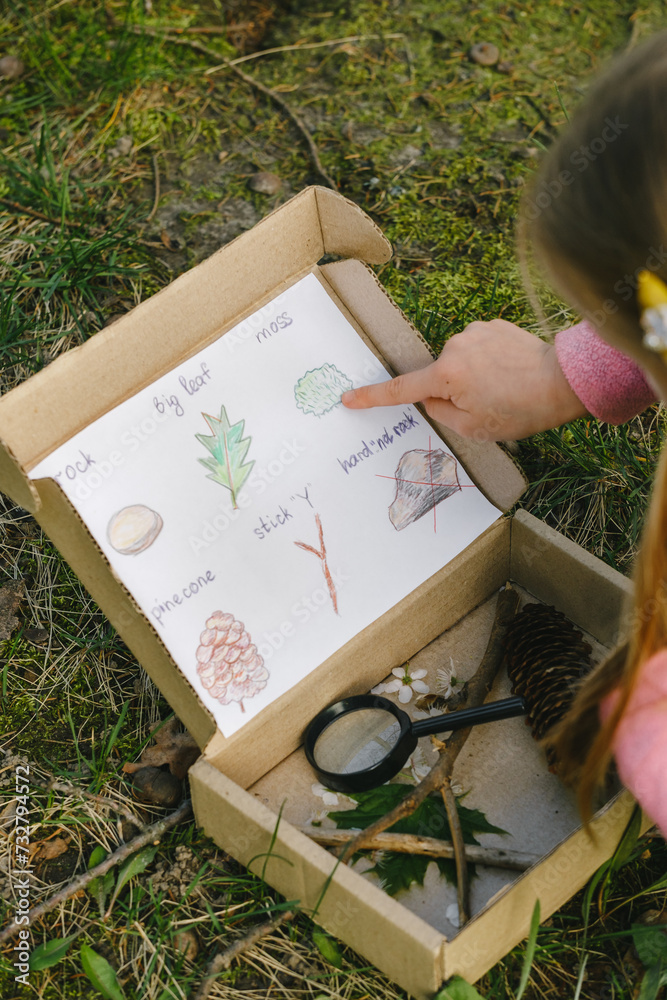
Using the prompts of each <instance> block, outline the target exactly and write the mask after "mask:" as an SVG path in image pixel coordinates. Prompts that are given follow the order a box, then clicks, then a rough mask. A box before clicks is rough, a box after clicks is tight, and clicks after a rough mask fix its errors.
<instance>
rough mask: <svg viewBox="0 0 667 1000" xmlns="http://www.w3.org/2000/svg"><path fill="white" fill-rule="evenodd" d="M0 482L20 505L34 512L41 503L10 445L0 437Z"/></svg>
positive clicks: (4, 489) (5, 490) (4, 490)
mask: <svg viewBox="0 0 667 1000" xmlns="http://www.w3.org/2000/svg"><path fill="white" fill-rule="evenodd" d="M0 483H2V489H3V492H5V493H7V495H8V496H10V497H11V498H12V500H14V501H15V502H16V503H17V504H18V505H19V506H20V507H23V509H24V510H29V511H30V513H31V514H34V513H35V512H36V511H37V510H38V509H39V506H40V504H41V500H40V498H39V493H38V492H37V490H36V489H35V487H34V485H33V484H32V482H31V481H30V480H29V479H28V478H27V476H26V475H25V473H24V472H23V469H22V468H21V465H20V463H19V462H18V460H17V459H16V457H15V455H14V453H13V451H12V449H11V447H10V446H9V444H7V442H6V441H3V440H2V439H0Z"/></svg>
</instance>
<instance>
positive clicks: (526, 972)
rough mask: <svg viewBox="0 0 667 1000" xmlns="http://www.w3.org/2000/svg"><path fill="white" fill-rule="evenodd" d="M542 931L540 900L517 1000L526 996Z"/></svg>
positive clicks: (535, 909) (533, 921) (532, 921)
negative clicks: (538, 937) (538, 938)
mask: <svg viewBox="0 0 667 1000" xmlns="http://www.w3.org/2000/svg"><path fill="white" fill-rule="evenodd" d="M539 929H540V901H539V899H538V900H536V902H535V907H534V909H533V916H532V917H531V921H530V932H529V934H528V943H527V945H526V954H525V955H524V958H523V967H522V969H521V979H520V980H519V989H518V990H517V992H516V1000H521V997H522V996H523V994H524V990H525V989H526V986H527V985H528V979H529V977H530V970H531V969H532V967H533V959H534V958H535V948H536V946H537V932H538V930H539Z"/></svg>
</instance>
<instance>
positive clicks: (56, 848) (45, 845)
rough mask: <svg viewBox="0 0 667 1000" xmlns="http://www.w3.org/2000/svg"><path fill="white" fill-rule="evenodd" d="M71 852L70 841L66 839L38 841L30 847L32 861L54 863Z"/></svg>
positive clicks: (54, 838)
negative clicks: (55, 859)
mask: <svg viewBox="0 0 667 1000" xmlns="http://www.w3.org/2000/svg"><path fill="white" fill-rule="evenodd" d="M68 850H69V840H65V839H64V837H50V838H49V839H48V840H37V841H35V842H34V843H32V844H31V845H30V848H29V852H30V860H31V861H52V860H53V859H54V858H59V857H60V855H61V854H65V852H66V851H68Z"/></svg>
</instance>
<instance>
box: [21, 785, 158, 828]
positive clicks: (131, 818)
mask: <svg viewBox="0 0 667 1000" xmlns="http://www.w3.org/2000/svg"><path fill="white" fill-rule="evenodd" d="M30 783H31V784H32V785H36V786H37V787H38V788H43V789H44V791H45V792H50V791H54V792H64V793H65V795H76V796H77V797H78V798H81V799H88V801H89V802H97V803H98V805H101V806H107V807H108V808H109V809H111V810H113V812H116V813H118V814H119V815H120V816H124V817H125V819H126V820H127V821H128V823H131V824H132V825H133V826H136V827H138V828H141V827H142V826H143V824H142V822H141V820H140V819H138V818H137V816H135V814H134V813H133V812H130V810H129V809H128V808H127V806H126V805H125V804H124V803H123V802H117V801H116V800H115V799H110V798H108V797H107V796H106V795H97V794H95V792H89V791H87V790H86V789H85V788H79V787H78V786H77V785H73V784H72V783H71V782H70V781H62V779H60V778H54V777H50V778H49V780H48V781H40V780H39V778H35V777H34V776H33V775H32V774H31V775H30Z"/></svg>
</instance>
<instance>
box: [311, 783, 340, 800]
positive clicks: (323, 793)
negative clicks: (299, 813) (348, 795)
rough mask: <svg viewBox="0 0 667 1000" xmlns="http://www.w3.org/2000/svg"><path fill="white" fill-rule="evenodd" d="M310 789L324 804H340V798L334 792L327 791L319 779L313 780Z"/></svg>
mask: <svg viewBox="0 0 667 1000" xmlns="http://www.w3.org/2000/svg"><path fill="white" fill-rule="evenodd" d="M310 790H311V792H312V793H313V795H317V797H318V798H320V799H322V801H323V802H324V804H325V806H337V805H340V799H339V798H338V796H337V795H336V793H335V792H331V791H329V789H328V788H325V787H324V785H322V784H320V782H319V781H315V782H314V783H313V784H312V785H311V786H310Z"/></svg>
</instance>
